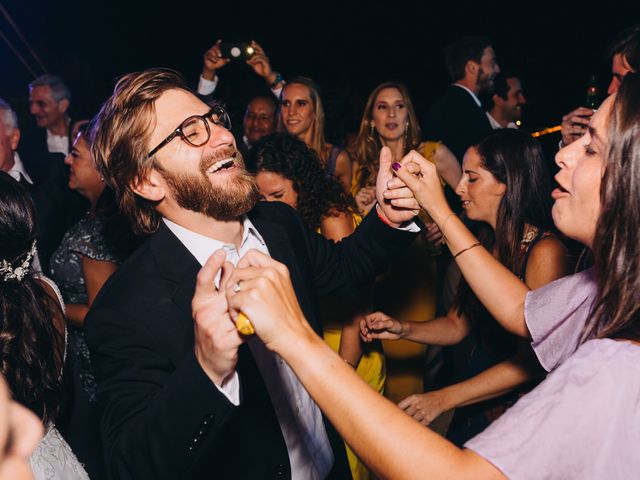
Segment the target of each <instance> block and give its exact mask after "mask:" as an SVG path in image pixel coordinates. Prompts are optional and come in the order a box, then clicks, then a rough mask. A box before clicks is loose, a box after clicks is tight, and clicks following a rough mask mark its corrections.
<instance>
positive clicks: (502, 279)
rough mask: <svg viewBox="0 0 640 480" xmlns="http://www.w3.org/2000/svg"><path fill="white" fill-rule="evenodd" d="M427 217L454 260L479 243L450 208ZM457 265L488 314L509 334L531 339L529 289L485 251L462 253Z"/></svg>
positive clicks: (457, 259)
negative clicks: (526, 303)
mask: <svg viewBox="0 0 640 480" xmlns="http://www.w3.org/2000/svg"><path fill="white" fill-rule="evenodd" d="M428 213H429V215H431V218H433V220H434V221H435V222H436V223H437V224H438V227H439V228H440V230H441V231H442V233H443V235H444V237H445V240H446V243H447V246H448V247H449V250H451V253H452V254H453V255H454V256H455V255H456V254H457V253H459V252H462V250H464V249H466V248H468V247H469V246H471V245H473V244H474V243H476V242H477V241H478V239H477V238H476V237H475V236H474V235H473V234H472V233H471V232H470V231H469V229H468V228H467V227H466V226H465V225H464V223H462V221H461V220H460V219H459V218H458V217H456V216H455V215H453V214H452V213H453V212H451V210H450V209H449V208H448V207H446V208H440V209H433V211H428ZM443 227H444V230H443ZM456 262H457V264H458V267H459V268H460V271H461V272H462V275H463V276H464V278H465V280H466V281H467V283H468V284H469V286H470V287H471V289H472V290H473V292H474V293H475V294H476V296H477V297H478V299H479V300H480V302H482V304H483V305H484V306H485V308H486V309H487V310H488V311H489V313H491V315H492V316H493V317H494V318H495V319H496V320H497V321H498V322H499V323H500V324H501V325H502V326H503V327H504V328H505V329H506V330H508V331H510V332H512V333H514V334H516V335H518V336H520V337H523V338H530V334H529V330H528V329H527V326H526V324H525V319H524V301H525V297H526V295H527V293H528V292H529V289H528V288H527V286H526V285H525V284H524V283H522V282H521V281H520V279H519V278H518V277H516V276H515V275H514V274H513V273H512V272H511V271H509V270H508V269H507V268H506V267H505V266H504V265H502V264H501V263H500V262H499V261H498V260H496V259H495V258H494V257H493V256H492V255H491V253H490V252H488V251H487V250H485V249H484V248H481V247H476V248H472V249H471V250H468V251H466V252H464V253H461V254H460V255H459V256H458V257H456Z"/></svg>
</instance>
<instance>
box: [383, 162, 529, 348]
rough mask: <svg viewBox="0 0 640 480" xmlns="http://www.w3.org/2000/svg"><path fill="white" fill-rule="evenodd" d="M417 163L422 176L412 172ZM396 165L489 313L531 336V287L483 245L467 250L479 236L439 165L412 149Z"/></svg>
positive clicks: (391, 194)
mask: <svg viewBox="0 0 640 480" xmlns="http://www.w3.org/2000/svg"><path fill="white" fill-rule="evenodd" d="M416 166H417V167H418V168H419V173H420V174H421V177H418V176H416V175H415V174H414V173H413V171H414V169H415V167H416ZM393 168H394V170H395V171H396V175H397V176H398V178H399V179H400V180H401V181H402V182H403V184H404V185H407V187H409V188H410V189H411V190H412V191H413V193H414V195H415V197H416V200H417V201H418V203H419V204H420V206H421V207H422V208H424V209H425V210H426V211H427V213H428V214H429V216H430V217H431V218H432V219H433V221H434V222H435V223H436V224H437V225H438V227H439V228H440V230H441V231H442V234H443V235H444V238H445V240H446V244H447V246H448V247H449V250H451V253H452V254H453V255H454V258H455V260H456V262H457V264H458V267H459V268H460V271H461V272H462V275H463V276H464V278H465V280H466V281H467V283H468V284H469V286H470V287H471V289H472V290H473V292H474V293H475V294H476V296H477V297H478V299H479V300H480V301H481V302H482V304H483V305H484V306H485V308H486V309H487V310H488V311H489V313H491V315H492V316H493V317H494V318H495V319H496V320H497V321H498V322H499V323H500V324H501V325H502V326H503V327H504V328H505V329H507V330H508V331H510V332H512V333H514V334H516V335H518V336H521V337H524V338H530V334H529V330H528V329H527V326H526V323H525V319H524V301H525V297H526V295H527V293H528V292H529V288H528V287H527V286H526V285H525V284H524V283H522V282H521V281H520V280H519V279H518V277H516V276H515V275H514V274H513V273H512V272H511V271H509V269H507V268H506V267H505V266H504V265H502V264H501V263H500V262H499V261H498V260H496V259H495V258H494V257H493V256H492V255H491V253H490V252H488V251H487V250H485V249H484V248H482V247H477V248H471V249H469V250H466V249H467V248H468V247H470V246H472V245H474V244H475V243H477V242H478V239H477V238H476V237H475V236H474V235H473V234H472V233H471V232H470V231H469V229H468V228H467V227H466V226H465V225H464V223H462V221H461V220H460V219H459V218H458V217H457V216H456V215H455V213H454V212H453V211H452V210H451V208H450V207H449V205H448V203H447V201H446V199H445V196H444V192H443V191H442V186H441V184H440V179H439V178H438V173H437V171H436V167H435V166H434V165H433V164H432V163H431V162H428V161H427V160H425V159H424V158H422V156H420V155H419V154H418V153H417V152H415V151H412V152H409V154H408V155H407V156H405V158H404V159H403V161H402V164H400V163H395V164H394V165H393ZM396 181H397V180H391V182H390V185H389V187H390V189H389V190H387V191H386V192H385V197H386V198H387V199H389V200H391V203H392V204H394V203H395V200H394V199H395V196H396V193H395V192H396V190H395V189H393V188H392V187H393V186H394V182H396ZM463 250H466V251H464V252H463ZM458 254H459V255H458Z"/></svg>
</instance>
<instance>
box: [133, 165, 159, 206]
mask: <svg viewBox="0 0 640 480" xmlns="http://www.w3.org/2000/svg"><path fill="white" fill-rule="evenodd" d="M165 188H166V183H165V182H164V179H163V178H162V175H160V173H159V172H158V171H157V170H155V169H151V170H149V171H148V172H147V174H146V175H145V176H144V177H142V178H137V179H135V180H134V181H133V183H132V185H131V189H132V190H133V192H134V193H135V194H137V195H140V196H141V197H142V198H146V199H147V200H151V201H152V202H160V201H162V200H163V199H164V197H165V195H166V191H165Z"/></svg>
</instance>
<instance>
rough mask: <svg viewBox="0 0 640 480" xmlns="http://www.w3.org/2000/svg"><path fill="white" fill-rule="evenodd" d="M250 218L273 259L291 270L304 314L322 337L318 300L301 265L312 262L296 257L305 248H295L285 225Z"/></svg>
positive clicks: (259, 216) (294, 286) (254, 216)
mask: <svg viewBox="0 0 640 480" xmlns="http://www.w3.org/2000/svg"><path fill="white" fill-rule="evenodd" d="M249 218H250V219H251V222H252V223H253V224H254V225H255V227H256V228H257V229H258V231H259V232H260V235H262V238H263V239H264V241H265V243H266V244H267V248H268V249H269V255H271V258H273V259H274V260H276V261H278V262H280V263H284V264H285V265H286V266H287V268H288V269H289V274H290V276H291V283H292V284H293V289H294V291H295V292H296V297H297V298H298V303H300V307H301V308H302V312H303V313H304V315H305V317H306V319H307V321H308V322H309V324H310V325H311V326H312V327H313V329H314V330H315V331H316V333H318V335H320V336H322V326H321V325H320V324H319V322H318V319H317V298H316V297H314V296H313V295H314V292H310V291H309V288H313V285H312V284H310V282H309V280H308V279H305V275H304V272H303V268H304V265H303V264H301V262H303V263H304V262H305V260H307V261H309V262H310V261H311V260H310V259H305V258H301V257H300V255H296V253H297V252H299V249H300V248H302V249H303V247H299V248H295V247H294V245H293V244H292V243H291V239H290V237H289V235H288V234H287V230H286V228H285V226H284V225H283V224H281V223H276V222H273V221H271V220H269V219H265V218H264V217H263V216H261V215H252V214H250V215H249ZM307 287H309V288H307Z"/></svg>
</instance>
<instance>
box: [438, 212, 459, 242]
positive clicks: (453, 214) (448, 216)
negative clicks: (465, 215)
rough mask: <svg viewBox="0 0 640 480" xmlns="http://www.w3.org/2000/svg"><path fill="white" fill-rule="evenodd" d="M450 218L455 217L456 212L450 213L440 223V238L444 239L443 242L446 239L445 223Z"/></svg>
mask: <svg viewBox="0 0 640 480" xmlns="http://www.w3.org/2000/svg"><path fill="white" fill-rule="evenodd" d="M452 216H457V215H456V212H451V213H450V214H449V215H447V218H445V219H444V222H442V228H441V229H440V231H441V232H442V236H443V237H444V239H445V241H446V239H447V236H446V235H445V234H444V227H446V226H447V222H448V221H449V219H450V218H451V217H452Z"/></svg>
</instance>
